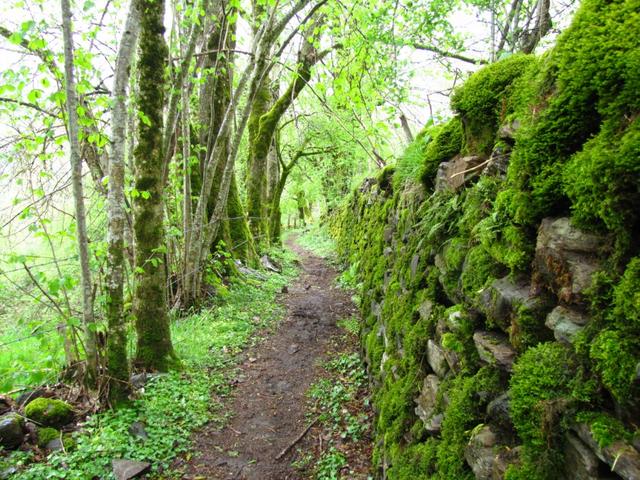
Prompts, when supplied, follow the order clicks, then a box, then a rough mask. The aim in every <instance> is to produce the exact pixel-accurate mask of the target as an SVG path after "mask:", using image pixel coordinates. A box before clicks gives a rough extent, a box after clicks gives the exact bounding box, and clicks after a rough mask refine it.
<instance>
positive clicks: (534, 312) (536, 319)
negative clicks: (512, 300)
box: [509, 303, 553, 352]
mask: <svg viewBox="0 0 640 480" xmlns="http://www.w3.org/2000/svg"><path fill="white" fill-rule="evenodd" d="M547 312H548V310H546V309H540V308H538V306H537V304H536V305H534V306H532V305H529V304H528V303H524V304H521V305H518V307H517V308H516V311H515V315H514V318H513V321H512V322H511V328H510V330H509V340H510V341H511V344H512V345H513V346H514V347H515V348H516V349H517V350H518V351H520V352H523V351H525V350H526V349H527V348H529V347H532V346H534V345H537V344H538V343H540V342H545V341H550V340H553V333H552V331H551V330H550V329H549V328H547V326H546V325H545V323H544V322H545V319H546V314H547Z"/></svg>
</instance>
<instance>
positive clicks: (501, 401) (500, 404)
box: [487, 392, 514, 431]
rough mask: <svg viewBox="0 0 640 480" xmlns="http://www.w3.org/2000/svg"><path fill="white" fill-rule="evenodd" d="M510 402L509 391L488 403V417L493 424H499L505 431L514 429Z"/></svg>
mask: <svg viewBox="0 0 640 480" xmlns="http://www.w3.org/2000/svg"><path fill="white" fill-rule="evenodd" d="M509 402H510V399H509V392H504V393H502V394H500V395H498V396H497V397H496V398H494V399H493V400H491V401H490V402H489V405H487V418H488V419H489V420H490V421H491V423H492V424H495V425H497V426H498V427H499V428H501V429H502V430H504V431H512V430H513V429H514V427H513V421H512V420H511V412H510V410H509V408H510V407H509Z"/></svg>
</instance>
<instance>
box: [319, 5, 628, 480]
mask: <svg viewBox="0 0 640 480" xmlns="http://www.w3.org/2000/svg"><path fill="white" fill-rule="evenodd" d="M638 12H640V2H638V1H631V0H619V1H606V2H605V1H600V0H586V1H584V2H583V5H582V6H581V8H580V11H579V12H578V13H577V15H576V17H575V19H574V22H573V24H572V26H571V27H570V28H569V29H568V30H567V31H566V32H565V33H564V34H563V35H562V36H561V37H560V39H559V40H558V43H557V45H556V46H555V47H554V49H552V50H551V51H550V52H548V53H547V54H545V55H544V56H542V57H538V58H536V57H532V56H521V55H515V56H512V57H509V58H507V59H505V60H502V61H500V62H498V63H496V64H493V65H490V66H488V67H485V68H484V69H482V70H480V71H479V72H477V73H476V74H474V75H473V76H472V77H471V78H470V79H469V80H468V81H467V82H466V83H465V84H464V85H463V86H462V87H460V88H459V89H457V90H456V92H455V93H454V95H453V100H452V107H453V109H454V110H455V112H456V116H455V117H454V118H453V119H452V120H451V121H449V122H448V123H447V124H446V125H444V126H442V127H439V128H436V129H432V130H428V131H425V132H423V133H422V134H421V135H419V136H418V138H417V139H416V144H414V145H413V146H412V147H411V151H412V155H410V156H407V157H406V158H404V157H403V158H400V159H399V161H398V166H397V169H394V168H393V167H387V168H386V169H384V170H383V171H381V172H380V173H379V175H378V177H377V178H372V179H368V180H366V181H365V182H364V183H363V184H362V186H361V187H360V188H359V189H357V190H356V191H354V192H353V194H352V195H351V197H350V198H349V199H348V201H347V202H346V203H345V204H344V205H343V207H342V208H341V209H340V210H339V211H337V212H334V214H333V215H332V216H331V217H330V220H329V222H330V227H331V231H332V233H333V235H334V236H335V238H336V240H337V243H338V247H339V253H340V255H341V257H342V258H343V260H344V261H345V262H346V263H348V264H349V265H350V266H351V271H356V272H357V275H356V276H357V279H358V281H359V282H360V283H359V285H358V286H359V288H360V299H361V310H362V315H363V327H362V331H361V339H362V345H363V351H364V354H365V357H366V362H367V365H368V370H369V375H370V379H371V383H372V385H373V390H374V398H373V403H374V407H375V409H376V413H377V416H376V423H375V432H376V445H375V451H374V462H375V464H376V465H377V467H378V473H379V476H380V477H381V478H385V479H390V480H393V479H397V480H408V479H412V480H413V479H423V478H424V479H431V478H433V479H451V480H454V479H455V480H460V479H462V480H465V479H469V480H471V479H483V480H488V479H491V480H498V479H508V480H525V479H526V480H544V479H553V480H555V479H567V480H569V479H571V480H575V479H577V480H597V479H625V480H632V479H640V453H639V449H640V434H639V433H638V426H639V420H638V419H640V241H639V240H638V239H639V238H640V221H639V218H640V216H639V215H638V214H637V212H636V210H637V205H640V121H639V120H638V119H639V118H640V100H639V99H640V95H638V93H639V92H640V68H635V69H634V68H631V65H632V64H633V65H640V64H638V62H637V61H638V60H639V59H640V57H638V54H637V52H638V51H640V21H637V20H639V17H638V15H639V14H638ZM634 92H635V93H634ZM417 150H419V151H422V153H423V157H422V159H421V165H419V167H420V168H419V170H420V174H419V175H416V176H415V177H407V175H406V173H405V172H410V171H412V166H411V165H406V164H403V162H408V161H410V160H411V159H412V158H415V156H416V155H415V152H416V151H417ZM632 205H635V206H633V207H632Z"/></svg>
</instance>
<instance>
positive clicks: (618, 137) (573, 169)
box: [564, 56, 640, 246]
mask: <svg viewBox="0 0 640 480" xmlns="http://www.w3.org/2000/svg"><path fill="white" fill-rule="evenodd" d="M638 58H640V56H638ZM636 68H637V69H638V70H640V60H638V64H637V65H636ZM639 88H640V87H639ZM620 128H622V129H623V130H622V133H620V132H619V130H620ZM638 158H640V121H638V120H637V119H636V120H634V121H633V122H631V124H630V125H629V126H628V127H627V126H623V127H620V125H619V122H610V123H608V124H605V126H604V128H603V129H602V130H601V131H600V133H598V135H597V136H596V137H594V138H593V139H591V140H589V141H588V142H587V143H586V144H585V146H584V148H583V149H582V151H580V152H578V153H577V154H576V155H574V156H573V157H572V159H571V161H570V162H569V163H568V164H567V166H566V167H565V169H564V185H565V190H566V191H567V194H568V196H569V198H570V199H571V201H572V205H571V210H572V213H573V220H574V221H575V222H576V224H577V225H578V226H580V227H582V228H587V229H599V230H605V231H612V232H616V233H618V234H619V235H623V236H624V237H629V236H630V234H631V232H633V231H634V230H636V229H637V226H638V221H639V219H640V217H639V214H638V209H637V205H639V204H640V191H639V190H638V184H639V183H640V162H638ZM624 240H625V242H626V243H628V242H629V241H630V240H631V239H630V238H624ZM625 246H626V245H625Z"/></svg>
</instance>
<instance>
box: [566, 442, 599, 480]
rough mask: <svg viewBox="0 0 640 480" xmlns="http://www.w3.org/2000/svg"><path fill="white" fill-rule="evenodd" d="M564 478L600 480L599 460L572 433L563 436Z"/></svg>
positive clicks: (569, 479) (570, 479)
mask: <svg viewBox="0 0 640 480" xmlns="http://www.w3.org/2000/svg"><path fill="white" fill-rule="evenodd" d="M563 445H564V478H565V479H566V480H600V476H599V474H598V468H599V465H600V460H599V459H598V457H596V455H595V454H594V453H593V452H592V451H591V449H589V447H587V445H585V444H584V442H583V441H582V440H580V439H579V438H578V437H577V436H576V435H575V434H573V433H572V432H567V433H566V434H565V436H564V442H563Z"/></svg>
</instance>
